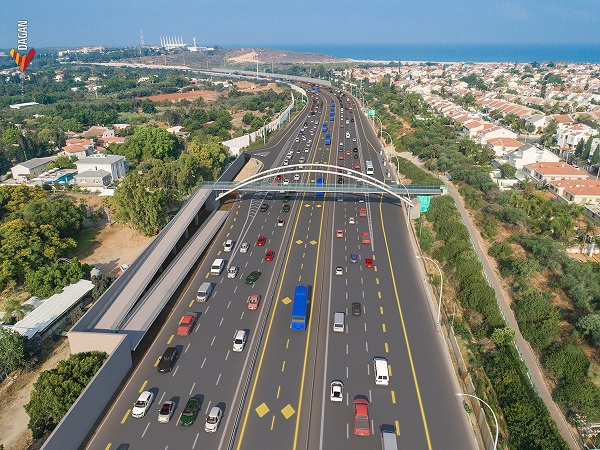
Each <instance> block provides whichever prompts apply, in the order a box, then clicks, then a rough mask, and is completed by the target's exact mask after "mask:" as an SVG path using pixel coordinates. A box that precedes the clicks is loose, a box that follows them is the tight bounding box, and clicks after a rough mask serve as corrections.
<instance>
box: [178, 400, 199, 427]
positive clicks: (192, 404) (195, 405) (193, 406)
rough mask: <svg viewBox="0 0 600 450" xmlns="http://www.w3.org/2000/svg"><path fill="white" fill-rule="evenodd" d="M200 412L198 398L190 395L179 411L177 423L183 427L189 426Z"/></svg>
mask: <svg viewBox="0 0 600 450" xmlns="http://www.w3.org/2000/svg"><path fill="white" fill-rule="evenodd" d="M199 412H200V400H198V399H197V398H196V397H191V398H190V399H189V400H188V401H187V403H186V404H185V409H184V410H183V413H181V418H180V419H179V425H181V426H183V427H189V426H191V425H193V424H194V422H195V421H196V417H198V413H199Z"/></svg>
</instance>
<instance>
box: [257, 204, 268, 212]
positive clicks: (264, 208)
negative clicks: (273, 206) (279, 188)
mask: <svg viewBox="0 0 600 450" xmlns="http://www.w3.org/2000/svg"><path fill="white" fill-rule="evenodd" d="M259 209H260V211H261V212H265V211H267V209H269V204H268V203H263V204H262V205H260V208H259Z"/></svg>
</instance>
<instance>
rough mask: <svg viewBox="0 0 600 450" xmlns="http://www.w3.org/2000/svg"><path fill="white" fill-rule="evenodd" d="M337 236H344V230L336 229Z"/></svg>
mask: <svg viewBox="0 0 600 450" xmlns="http://www.w3.org/2000/svg"><path fill="white" fill-rule="evenodd" d="M335 237H339V238H343V237H344V230H336V232H335Z"/></svg>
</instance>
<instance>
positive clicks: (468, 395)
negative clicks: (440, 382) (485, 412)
mask: <svg viewBox="0 0 600 450" xmlns="http://www.w3.org/2000/svg"><path fill="white" fill-rule="evenodd" d="M455 395H456V396H457V397H461V396H465V397H473V398H476V399H477V400H479V401H480V402H481V403H483V404H484V405H485V406H487V407H488V408H490V411H491V412H492V416H494V422H496V437H495V439H494V450H496V447H497V446H498V419H497V418H496V414H494V410H493V409H492V407H491V406H490V405H488V403H487V402H486V401H485V400H483V399H481V398H479V397H477V396H476V395H471V394H464V393H462V392H456V393H455Z"/></svg>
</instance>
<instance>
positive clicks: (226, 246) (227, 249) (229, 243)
mask: <svg viewBox="0 0 600 450" xmlns="http://www.w3.org/2000/svg"><path fill="white" fill-rule="evenodd" d="M232 249H233V241H232V240H231V239H227V240H226V241H225V243H224V244H223V251H224V252H230V251H231V250H232Z"/></svg>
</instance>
